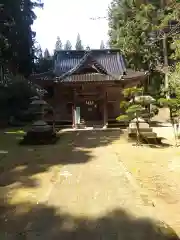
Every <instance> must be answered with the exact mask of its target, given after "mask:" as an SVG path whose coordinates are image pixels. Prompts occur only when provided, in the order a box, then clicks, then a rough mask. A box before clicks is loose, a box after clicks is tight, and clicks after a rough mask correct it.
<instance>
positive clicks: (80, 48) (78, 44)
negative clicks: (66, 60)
mask: <svg viewBox="0 0 180 240" xmlns="http://www.w3.org/2000/svg"><path fill="white" fill-rule="evenodd" d="M75 49H76V50H83V49H84V47H83V45H82V41H81V37H80V34H79V33H78V35H77V40H76V45H75Z"/></svg>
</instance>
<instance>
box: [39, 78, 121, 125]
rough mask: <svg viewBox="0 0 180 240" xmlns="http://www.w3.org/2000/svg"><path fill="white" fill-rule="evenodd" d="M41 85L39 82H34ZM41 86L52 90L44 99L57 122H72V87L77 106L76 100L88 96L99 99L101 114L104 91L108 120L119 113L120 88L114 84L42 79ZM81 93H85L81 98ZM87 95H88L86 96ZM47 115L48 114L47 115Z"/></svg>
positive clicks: (78, 100) (114, 117) (113, 118)
mask: <svg viewBox="0 0 180 240" xmlns="http://www.w3.org/2000/svg"><path fill="white" fill-rule="evenodd" d="M36 83H37V84H39V85H41V86H42V81H41V82H36ZM43 87H44V88H45V89H47V90H48V88H49V89H51V90H53V95H52V96H47V97H46V101H47V102H48V103H49V104H50V105H51V106H52V107H53V109H54V111H55V120H56V121H59V122H61V121H62V122H72V107H73V104H74V89H76V90H75V92H76V101H77V106H78V102H80V101H86V100H87V99H88V98H90V99H93V98H94V100H96V99H98V101H99V104H100V105H99V109H100V111H101V115H102V116H103V111H104V106H103V101H104V99H103V97H104V91H106V92H107V115H108V120H115V119H116V117H117V116H119V115H120V112H121V111H120V101H122V99H123V96H122V89H121V88H120V87H119V86H118V85H116V86H113V85H112V86H106V85H104V84H101V85H97V84H84V85H83V86H81V85H69V86H66V85H62V84H55V83H53V84H52V82H50V81H43ZM83 94H84V95H85V97H84V99H83ZM88 95H89V96H88ZM48 117H49V116H48Z"/></svg>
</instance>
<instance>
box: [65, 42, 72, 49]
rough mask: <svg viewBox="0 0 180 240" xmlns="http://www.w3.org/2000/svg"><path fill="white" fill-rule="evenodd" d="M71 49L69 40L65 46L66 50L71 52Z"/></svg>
mask: <svg viewBox="0 0 180 240" xmlns="http://www.w3.org/2000/svg"><path fill="white" fill-rule="evenodd" d="M71 49H72V44H71V42H70V41H69V40H67V41H66V43H65V45H64V50H71Z"/></svg>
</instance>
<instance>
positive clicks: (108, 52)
mask: <svg viewBox="0 0 180 240" xmlns="http://www.w3.org/2000/svg"><path fill="white" fill-rule="evenodd" d="M145 75H146V74H145V73H144V72H135V71H132V70H129V69H126V66H125V61H124V57H123V56H122V55H121V54H120V52H119V50H116V49H99V50H90V51H85V50H81V51H77V50H68V51H66V50H60V51H57V52H56V53H55V60H54V69H53V70H51V71H49V72H46V73H41V74H35V75H31V78H32V79H34V78H36V79H41V80H42V79H43V80H54V81H59V82H64V83H68V82H76V81H79V82H90V81H98V82H99V81H100V82H103V81H105V82H107V81H119V80H122V81H123V80H126V81H128V80H133V81H135V80H136V79H138V80H139V79H140V78H142V77H143V78H144V77H145Z"/></svg>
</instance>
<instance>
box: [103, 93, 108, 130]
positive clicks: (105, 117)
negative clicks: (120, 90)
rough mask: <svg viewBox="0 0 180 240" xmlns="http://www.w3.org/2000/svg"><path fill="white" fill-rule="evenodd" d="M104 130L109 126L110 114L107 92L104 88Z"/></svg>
mask: <svg viewBox="0 0 180 240" xmlns="http://www.w3.org/2000/svg"><path fill="white" fill-rule="evenodd" d="M103 125H104V126H103V128H107V125H108V112H107V90H106V88H104V99H103Z"/></svg>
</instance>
